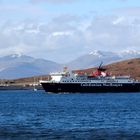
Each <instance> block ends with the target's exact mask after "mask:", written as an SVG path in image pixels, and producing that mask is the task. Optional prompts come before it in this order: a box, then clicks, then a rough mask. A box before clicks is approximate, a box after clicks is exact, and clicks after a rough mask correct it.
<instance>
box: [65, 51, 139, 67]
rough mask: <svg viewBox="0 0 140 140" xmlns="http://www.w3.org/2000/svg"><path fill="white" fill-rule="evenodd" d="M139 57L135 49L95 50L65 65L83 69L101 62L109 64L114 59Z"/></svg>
mask: <svg viewBox="0 0 140 140" xmlns="http://www.w3.org/2000/svg"><path fill="white" fill-rule="evenodd" d="M139 57H140V51H135V50H126V51H122V52H105V51H98V50H95V51H92V52H90V53H89V54H85V55H83V56H81V57H79V58H77V59H75V60H73V61H71V62H69V63H68V64H67V65H68V67H70V68H71V69H85V68H90V67H95V66H98V65H99V64H100V63H101V62H103V63H104V64H110V63H112V62H116V61H121V60H126V59H130V58H139Z"/></svg>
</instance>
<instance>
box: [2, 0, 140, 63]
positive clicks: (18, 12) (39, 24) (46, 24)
mask: <svg viewBox="0 0 140 140" xmlns="http://www.w3.org/2000/svg"><path fill="white" fill-rule="evenodd" d="M139 15H140V1H139V0H22V1H21V0H0V19H1V20H0V21H1V22H0V56H5V55H10V54H13V53H17V54H24V55H29V56H32V57H35V58H44V59H47V60H52V61H55V62H59V63H64V62H69V61H71V60H73V59H75V58H77V57H79V56H81V55H84V54H87V53H90V52H92V51H94V50H101V51H113V52H120V51H126V50H140V39H139V38H140V16H139Z"/></svg>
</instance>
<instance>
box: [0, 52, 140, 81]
mask: <svg viewBox="0 0 140 140" xmlns="http://www.w3.org/2000/svg"><path fill="white" fill-rule="evenodd" d="M130 58H140V51H134V50H133V51H122V52H120V53H114V52H105V51H97V50H96V51H93V52H91V53H89V54H85V55H83V56H81V57H79V58H77V59H75V60H73V61H71V62H69V63H67V64H58V63H56V62H53V61H50V60H45V59H36V58H33V57H30V56H27V55H20V54H12V55H8V56H4V57H0V79H16V78H22V77H30V76H37V75H45V74H49V73H50V72H56V71H61V70H62V68H63V66H68V68H70V69H85V68H90V67H95V66H98V65H99V64H100V63H101V62H103V63H104V65H106V64H110V63H112V62H117V61H121V60H126V59H130Z"/></svg>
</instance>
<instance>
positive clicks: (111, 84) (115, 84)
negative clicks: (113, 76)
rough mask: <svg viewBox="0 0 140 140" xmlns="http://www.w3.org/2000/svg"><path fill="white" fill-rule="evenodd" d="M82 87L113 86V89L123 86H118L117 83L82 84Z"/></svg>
mask: <svg viewBox="0 0 140 140" xmlns="http://www.w3.org/2000/svg"><path fill="white" fill-rule="evenodd" d="M81 86H82V87H87V86H96V87H97V86H113V87H120V86H122V84H117V83H103V84H98V83H81Z"/></svg>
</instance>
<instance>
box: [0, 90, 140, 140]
mask: <svg viewBox="0 0 140 140" xmlns="http://www.w3.org/2000/svg"><path fill="white" fill-rule="evenodd" d="M0 140H140V93H97V94H96V93H94V94H92V93H89V94H88V93H84V94H82V93H76V94H72V93H69V94H63V93H60V94H55V93H54V94H48V93H45V92H44V91H43V90H39V91H32V90H13V91H10V90H7V91H0Z"/></svg>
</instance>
